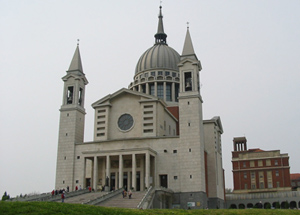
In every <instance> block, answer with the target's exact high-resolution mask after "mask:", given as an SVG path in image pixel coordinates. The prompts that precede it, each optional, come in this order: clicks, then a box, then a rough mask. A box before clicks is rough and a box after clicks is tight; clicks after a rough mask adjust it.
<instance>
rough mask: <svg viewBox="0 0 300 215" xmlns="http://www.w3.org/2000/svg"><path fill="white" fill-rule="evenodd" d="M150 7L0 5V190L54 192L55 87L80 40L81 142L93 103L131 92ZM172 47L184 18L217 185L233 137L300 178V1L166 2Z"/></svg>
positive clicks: (154, 8) (54, 0) (118, 0)
mask: <svg viewBox="0 0 300 215" xmlns="http://www.w3.org/2000/svg"><path fill="white" fill-rule="evenodd" d="M159 2H160V1H159V0H157V1H153V0H144V1H141V0H128V1H122V0H115V1H104V0H102V1H99V0H94V1H92V0H85V1H83V0H82V1H79V0H62V1H61V0H44V1H38V0H36V1H34V0H27V1H21V0H19V1H17V0H0V29H1V33H0V47H1V49H0V59H1V61H0V74H1V76H0V87H1V97H2V99H1V101H2V102H1V106H0V108H1V109H0V122H1V124H0V126H1V129H0V138H1V139H0V172H1V177H0V195H1V196H2V195H3V193H4V191H7V192H8V193H9V194H10V195H11V196H16V195H19V194H20V193H22V194H25V193H31V192H48V191H51V190H52V189H53V188H54V183H55V170H56V156H57V140H58V126H59V108H60V105H61V102H62V92H63V81H62V80H61V77H63V76H64V75H65V72H66V70H67V69H68V68H69V65H70V62H71V59H72V56H73V54H74V51H75V48H76V43H77V39H80V51H81V58H82V63H83V69H84V72H85V74H86V77H87V79H88V80H89V84H88V86H87V88H86V101H85V105H86V107H85V108H86V111H87V115H86V127H85V141H91V140H92V138H93V115H94V112H93V109H92V108H91V104H92V103H93V102H95V101H96V100H98V99H100V98H102V97H104V96H106V95H107V94H109V93H113V92H115V91H117V90H118V89H120V88H122V87H128V85H129V83H130V82H131V81H132V80H133V75H134V71H135V66H136V63H137V61H138V59H139V57H140V56H141V55H142V54H143V52H144V51H145V50H146V49H148V48H150V47H151V46H152V45H153V44H154V34H155V33H156V30H157V23H158V18H157V16H158V11H159V10H158V9H159ZM162 6H163V15H164V28H165V32H166V34H167V35H168V38H167V41H168V44H169V46H171V47H172V48H174V49H175V50H177V51H178V52H179V53H180V54H181V52H182V47H183V42H184V37H185V33H186V22H189V23H190V25H189V26H190V33H191V37H192V41H193V45H194V49H195V52H196V54H197V56H198V58H199V59H200V61H201V63H202V67H203V69H202V71H201V80H200V81H201V84H202V88H201V94H202V97H203V100H204V104H203V111H204V118H205V119H210V118H212V117H213V116H217V115H218V116H220V117H221V120H222V124H223V127H224V134H223V136H222V144H223V167H224V168H225V175H226V187H228V188H232V187H233V185H232V184H233V182H232V172H231V151H232V149H233V144H232V139H233V137H235V136H244V135H245V136H246V138H247V139H248V148H261V149H263V150H275V149H280V150H281V153H288V154H289V156H290V166H291V173H296V172H298V173H299V172H300V165H299V159H298V156H299V151H300V144H299V143H300V142H299V138H298V135H299V130H300V126H299V122H298V121H299V119H300V112H299V110H300V95H299V92H300V84H299V81H300V59H299V55H300V39H299V38H300V24H299V21H300V13H299V11H300V1H299V0H289V1H283V0H280V1H278V0H264V1H261V0H251V1H250V0H247V1H246V0H228V1H221V0H220V1H216V0H209V1H207V0H205V1H204V0H186V1H179V0H164V1H163V3H162Z"/></svg>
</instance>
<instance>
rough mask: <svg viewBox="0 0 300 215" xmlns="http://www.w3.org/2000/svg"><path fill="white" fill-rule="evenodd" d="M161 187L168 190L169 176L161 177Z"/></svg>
mask: <svg viewBox="0 0 300 215" xmlns="http://www.w3.org/2000/svg"><path fill="white" fill-rule="evenodd" d="M159 177H160V186H161V187H165V188H168V175H160V176H159Z"/></svg>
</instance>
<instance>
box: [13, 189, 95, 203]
mask: <svg viewBox="0 0 300 215" xmlns="http://www.w3.org/2000/svg"><path fill="white" fill-rule="evenodd" d="M88 192H89V190H88V189H83V190H77V191H72V192H69V193H65V194H66V195H65V198H71V197H74V196H78V195H82V194H85V193H88ZM60 199H61V194H57V195H53V196H52V194H51V193H42V194H40V195H33V196H26V197H19V198H14V199H12V201H20V202H32V201H39V202H43V201H48V202H54V201H59V200H60Z"/></svg>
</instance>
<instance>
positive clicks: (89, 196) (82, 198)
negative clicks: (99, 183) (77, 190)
mask: <svg viewBox="0 0 300 215" xmlns="http://www.w3.org/2000/svg"><path fill="white" fill-rule="evenodd" d="M107 193H108V192H90V193H85V194H82V195H78V196H74V197H68V193H66V198H65V203H77V204H84V203H87V202H89V201H91V200H94V199H97V198H100V197H101V196H103V195H105V194H107ZM60 201H61V200H59V201H57V202H60Z"/></svg>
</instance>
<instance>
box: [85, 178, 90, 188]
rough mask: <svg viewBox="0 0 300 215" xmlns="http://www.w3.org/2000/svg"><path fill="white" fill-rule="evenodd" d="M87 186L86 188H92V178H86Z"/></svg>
mask: <svg viewBox="0 0 300 215" xmlns="http://www.w3.org/2000/svg"><path fill="white" fill-rule="evenodd" d="M85 185H86V187H90V186H91V179H90V178H86V179H85Z"/></svg>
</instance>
